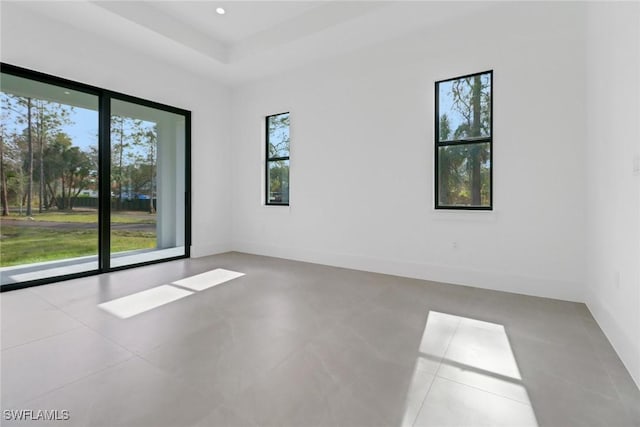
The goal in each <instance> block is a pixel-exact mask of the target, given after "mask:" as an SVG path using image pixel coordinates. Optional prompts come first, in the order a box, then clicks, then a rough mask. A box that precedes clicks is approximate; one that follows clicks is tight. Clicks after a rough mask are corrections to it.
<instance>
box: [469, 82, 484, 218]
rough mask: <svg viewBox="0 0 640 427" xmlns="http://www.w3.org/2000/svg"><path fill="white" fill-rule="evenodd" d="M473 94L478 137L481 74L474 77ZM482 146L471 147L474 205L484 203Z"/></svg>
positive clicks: (474, 128)
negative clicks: (482, 191) (481, 171)
mask: <svg viewBox="0 0 640 427" xmlns="http://www.w3.org/2000/svg"><path fill="white" fill-rule="evenodd" d="M471 90H472V95H471V105H472V107H473V121H472V122H471V136H473V137H478V136H481V135H480V129H481V123H480V100H481V99H480V98H481V96H482V81H481V79H480V76H479V75H478V76H475V77H474V79H473V86H472V89H471ZM480 154H481V148H480V147H479V146H478V145H473V146H472V148H471V204H472V205H473V206H480V205H481V204H482V200H481V199H482V196H481V190H482V179H481V176H480V168H481V162H482V159H481V155H480Z"/></svg>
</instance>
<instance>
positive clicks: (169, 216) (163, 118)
mask: <svg viewBox="0 0 640 427" xmlns="http://www.w3.org/2000/svg"><path fill="white" fill-rule="evenodd" d="M185 126H186V120H185V117H184V116H182V115H179V114H175V113H171V112H168V111H163V110H159V109H157V108H151V107H146V106H143V105H139V104H133V103H131V102H126V101H121V100H118V99H112V100H111V195H112V196H111V230H110V237H111V260H110V263H111V266H112V267H121V266H125V265H130V264H138V263H140V262H148V261H154V260H157V259H162V258H170V257H177V256H182V255H184V254H185V136H186V133H185Z"/></svg>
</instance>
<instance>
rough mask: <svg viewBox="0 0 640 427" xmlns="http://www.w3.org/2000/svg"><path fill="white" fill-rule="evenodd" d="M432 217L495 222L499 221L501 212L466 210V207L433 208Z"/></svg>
mask: <svg viewBox="0 0 640 427" xmlns="http://www.w3.org/2000/svg"><path fill="white" fill-rule="evenodd" d="M430 214H431V217H432V218H433V219H435V220H453V221H481V222H493V221H497V220H498V217H499V214H498V212H497V211H496V210H495V209H493V210H484V209H477V210H466V209H436V208H433V207H432V208H431V212H430Z"/></svg>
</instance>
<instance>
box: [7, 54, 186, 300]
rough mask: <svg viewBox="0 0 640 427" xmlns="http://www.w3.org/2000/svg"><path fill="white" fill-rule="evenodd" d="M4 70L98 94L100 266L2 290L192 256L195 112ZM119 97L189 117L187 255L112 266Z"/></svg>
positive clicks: (15, 69) (27, 71)
mask: <svg viewBox="0 0 640 427" xmlns="http://www.w3.org/2000/svg"><path fill="white" fill-rule="evenodd" d="M0 72H1V73H4V74H10V75H13V76H16V77H22V78H26V79H29V80H34V81H37V82H41V83H47V84H50V85H54V86H59V87H62V88H66V89H71V90H75V91H78V92H84V93H87V94H91V95H95V96H97V97H98V169H99V170H98V188H99V200H98V269H96V270H90V271H86V272H81V273H74V274H65V275H60V276H52V277H46V278H42V279H37V280H29V281H24V282H20V283H9V284H5V285H1V286H0V292H5V291H10V290H15V289H22V288H28V287H31V286H40V285H45V284H49V283H55V282H61V281H64V280H70V279H77V278H81V277H88V276H94V275H97V274H103V273H107V272H111V271H118V270H126V269H129V268H136V267H142V266H145V265H151V264H159V263H163V262H167V261H174V260H178V259H185V258H189V257H190V255H191V111H189V110H185V109H182V108H176V107H172V106H170V105H165V104H161V103H158V102H154V101H149V100H147V99H143V98H138V97H135V96H131V95H126V94H123V93H119V92H114V91H111V90H108V89H102V88H99V87H96V86H91V85H87V84H84V83H80V82H76V81H73V80H68V79H64V78H61V77H56V76H52V75H50V74H46V73H41V72H38V71H33V70H30V69H27V68H23V67H19V66H16V65H11V64H6V63H4V62H0ZM113 99H117V100H120V101H126V102H130V103H133V104H138V105H142V106H145V107H150V108H155V109H158V110H162V111H167V112H170V113H174V114H178V115H181V116H183V117H184V118H185V165H184V166H185V207H184V208H185V253H184V255H180V256H176V257H169V258H162V259H158V260H153V261H146V262H142V263H137V264H131V265H126V266H121V267H111V265H110V263H111V253H110V250H111V241H110V240H111V179H110V175H111V100H113Z"/></svg>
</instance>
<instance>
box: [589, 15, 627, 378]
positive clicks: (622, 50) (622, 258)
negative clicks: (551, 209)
mask: <svg viewBox="0 0 640 427" xmlns="http://www.w3.org/2000/svg"><path fill="white" fill-rule="evenodd" d="M587 45H588V46H589V49H588V56H587V64H586V65H587V66H586V69H587V70H588V71H587V75H588V80H587V94H588V97H587V105H588V111H587V144H586V147H587V181H586V183H587V187H588V189H589V192H588V195H589V198H588V205H587V212H588V217H587V218H588V220H587V238H588V240H587V244H588V252H587V264H586V265H587V278H588V281H587V283H588V289H587V296H586V301H587V305H588V307H589V309H590V310H591V312H592V313H593V315H594V317H595V318H596V320H597V321H598V323H599V325H600V326H601V328H602V329H603V331H604V332H605V333H606V335H607V336H608V338H609V340H610V341H611V343H612V344H613V346H614V347H615V349H616V351H617V352H618V354H619V355H620V357H621V359H622V360H623V361H624V363H625V364H626V366H627V368H628V370H629V372H630V373H631V375H632V376H633V377H634V379H635V381H636V384H640V4H638V3H607V4H601V3H600V4H599V3H594V4H589V10H588V37H587ZM634 162H635V169H636V171H635V172H634Z"/></svg>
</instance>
